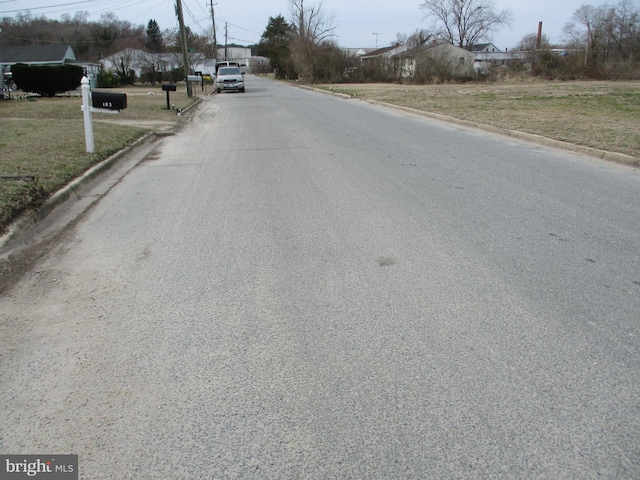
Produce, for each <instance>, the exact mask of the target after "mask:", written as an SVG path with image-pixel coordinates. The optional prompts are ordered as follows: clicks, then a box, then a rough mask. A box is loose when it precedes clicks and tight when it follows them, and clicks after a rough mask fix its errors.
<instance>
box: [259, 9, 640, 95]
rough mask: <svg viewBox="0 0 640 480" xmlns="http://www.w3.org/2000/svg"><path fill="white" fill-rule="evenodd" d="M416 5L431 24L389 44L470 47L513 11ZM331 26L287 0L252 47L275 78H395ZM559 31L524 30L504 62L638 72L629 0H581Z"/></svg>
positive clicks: (554, 71) (634, 14)
mask: <svg viewBox="0 0 640 480" xmlns="http://www.w3.org/2000/svg"><path fill="white" fill-rule="evenodd" d="M419 8H420V9H421V10H422V12H423V13H424V17H425V19H430V20H431V21H432V23H431V25H430V27H429V28H427V29H425V28H418V29H416V30H415V31H414V32H413V33H411V34H407V33H398V34H397V35H396V39H395V42H394V44H395V45H399V46H400V45H401V46H404V47H406V48H414V47H418V46H420V45H425V44H427V43H428V42H437V41H446V42H449V43H451V44H453V45H456V46H459V47H461V48H465V49H468V50H472V48H473V46H474V45H475V44H478V43H482V42H489V41H490V39H491V36H492V34H494V33H496V32H497V31H498V30H499V29H500V28H502V27H504V26H507V25H510V23H511V21H512V18H513V14H512V12H511V11H510V10H509V9H503V10H498V9H497V8H496V3H495V2H494V1H493V0H425V1H424V2H423V3H422V4H421V5H420V6H419ZM335 28H336V27H335V24H334V19H333V17H331V16H327V15H325V12H323V11H322V9H321V4H320V3H318V4H313V3H310V1H309V0H307V1H305V0H289V18H288V19H287V18H285V17H284V16H283V15H282V14H280V15H278V16H276V17H271V18H269V23H268V24H267V27H266V28H265V31H264V33H263V34H262V38H261V40H260V43H259V44H258V46H257V52H258V54H259V55H262V56H265V57H267V58H269V59H270V64H271V67H272V69H273V70H274V72H275V74H276V76H277V77H279V78H289V79H296V78H299V77H302V78H303V79H304V80H307V81H310V82H312V83H317V82H341V81H357V82H363V81H398V80H400V77H399V72H398V71H397V65H395V64H394V62H393V61H392V60H391V59H388V58H387V59H385V58H384V57H381V59H380V61H378V62H371V63H370V64H369V65H367V66H364V64H363V63H362V62H360V61H359V59H358V58H355V56H354V55H350V54H349V53H347V52H345V51H344V50H343V49H341V48H339V47H338V45H337V43H336V42H335V37H334V30H335ZM564 35H565V39H564V40H565V41H564V42H563V43H562V44H560V45H552V44H551V42H550V41H549V39H548V37H546V36H545V35H543V36H542V38H540V39H539V38H538V36H537V35H536V34H535V33H532V34H527V35H525V36H523V38H522V40H521V41H520V43H519V45H518V48H517V50H519V51H520V52H523V55H524V56H522V55H520V56H519V57H517V59H516V60H514V61H512V62H509V63H508V65H509V67H508V68H509V69H510V70H512V71H514V72H515V73H522V72H523V71H524V70H525V69H527V72H528V73H530V74H533V75H539V76H544V77H547V78H566V79H569V78H576V79H577V78H585V79H589V78H593V79H605V78H625V79H631V78H633V79H637V78H640V62H639V60H640V12H639V11H638V9H637V8H635V7H634V4H633V1H632V0H620V1H619V2H618V3H617V4H615V5H611V4H608V3H605V4H602V5H600V6H597V7H596V6H592V5H588V4H585V5H583V6H581V7H580V8H578V9H577V10H576V11H575V12H574V14H573V16H572V18H571V19H570V20H569V21H568V22H567V23H566V25H565V28H564ZM523 59H524V60H525V61H523ZM440 73H443V72H440ZM444 73H446V72H444ZM437 76H438V77H439V78H442V77H443V75H440V74H439V75H437ZM444 77H446V75H444ZM413 80H414V81H415V80H416V79H415V78H414V79H413ZM427 80H428V79H427ZM404 81H406V79H405V80H404Z"/></svg>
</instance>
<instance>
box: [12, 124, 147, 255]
mask: <svg viewBox="0 0 640 480" xmlns="http://www.w3.org/2000/svg"><path fill="white" fill-rule="evenodd" d="M156 137H157V135H156V133H155V132H149V133H147V134H146V135H144V136H143V137H141V138H139V139H138V140H136V141H135V142H133V143H132V144H131V145H128V146H126V147H125V148H123V149H122V150H120V151H118V152H116V153H114V154H113V155H111V156H110V157H108V158H106V159H105V160H103V161H102V162H100V163H98V164H97V165H94V166H93V167H91V168H90V169H89V170H87V171H86V172H84V174H82V175H81V176H80V177H78V178H76V179H75V180H73V181H72V182H70V183H69V184H67V185H66V186H64V187H62V188H61V189H60V190H58V191H57V192H56V193H54V194H53V195H52V196H51V197H49V198H48V199H47V200H45V202H44V203H43V204H42V205H40V207H39V208H38V209H36V210H31V211H28V212H26V213H24V214H22V215H21V216H20V217H18V219H17V220H16V221H14V222H13V223H12V224H11V225H9V227H8V229H7V233H5V234H4V235H3V236H2V237H1V238H0V250H2V249H3V247H5V245H7V244H8V243H9V242H10V241H11V240H14V239H16V238H17V237H19V236H20V235H21V234H22V233H23V232H25V231H26V230H28V229H29V228H30V227H32V226H33V225H34V224H36V223H38V222H39V221H41V220H42V219H44V218H45V217H46V216H47V215H49V214H50V213H51V212H52V211H53V210H54V209H55V208H56V207H58V206H59V205H61V204H62V203H64V202H66V201H67V200H68V199H69V198H71V197H72V196H74V195H75V196H78V191H79V190H82V187H83V186H85V185H87V184H88V183H89V182H91V181H92V180H94V179H95V178H96V177H98V176H100V175H101V174H103V173H104V172H106V171H107V170H110V169H111V168H112V167H113V166H114V165H115V164H116V163H118V162H119V161H120V160H121V159H122V158H124V157H125V156H127V155H128V154H129V153H130V152H132V151H133V150H134V149H136V148H138V147H140V146H142V145H144V144H146V143H150V142H153V141H154V140H155V139H156Z"/></svg>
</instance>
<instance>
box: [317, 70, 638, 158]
mask: <svg viewBox="0 0 640 480" xmlns="http://www.w3.org/2000/svg"><path fill="white" fill-rule="evenodd" d="M322 88H326V89H330V90H331V91H333V92H338V93H344V94H347V95H351V96H354V97H356V98H360V99H363V100H376V101H379V102H384V103H391V104H394V105H401V106H405V107H411V108H415V109H418V110H422V111H426V112H431V113H437V114H441V115H447V116H450V117H454V118H458V119H461V120H468V121H471V122H477V123H482V124H486V125H491V126H494V127H499V128H503V129H507V130H518V131H521V132H526V133H532V134H537V135H542V136H543V137H548V138H552V139H554V140H560V141H564V142H569V143H573V144H576V145H581V146H586V147H591V148H596V149H599V150H606V151H611V152H618V153H624V154H627V155H630V156H632V157H635V158H636V159H639V161H640V82H542V81H537V82H536V81H532V82H518V83H495V84H462V85H451V84H447V85H387V84H348V85H328V86H323V87H322Z"/></svg>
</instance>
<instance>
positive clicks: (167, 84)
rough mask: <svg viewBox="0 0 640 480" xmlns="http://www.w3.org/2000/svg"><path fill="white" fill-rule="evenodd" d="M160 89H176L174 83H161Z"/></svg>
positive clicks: (173, 90)
mask: <svg viewBox="0 0 640 480" xmlns="http://www.w3.org/2000/svg"><path fill="white" fill-rule="evenodd" d="M162 91H163V92H175V91H176V84H175V83H163V84H162Z"/></svg>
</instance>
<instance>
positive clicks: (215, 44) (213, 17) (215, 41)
mask: <svg viewBox="0 0 640 480" xmlns="http://www.w3.org/2000/svg"><path fill="white" fill-rule="evenodd" d="M216 5H217V4H216ZM211 21H212V22H213V58H214V59H215V60H216V63H218V39H217V38H216V14H215V13H214V11H213V0H211Z"/></svg>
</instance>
